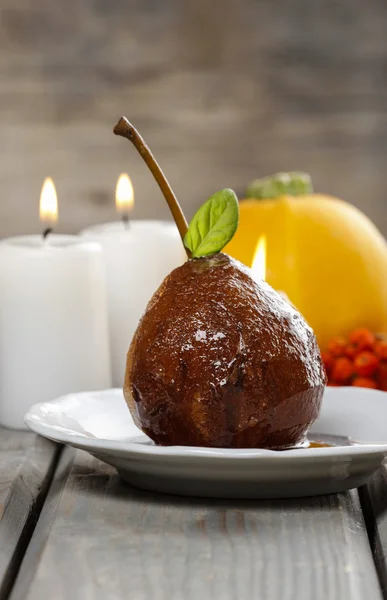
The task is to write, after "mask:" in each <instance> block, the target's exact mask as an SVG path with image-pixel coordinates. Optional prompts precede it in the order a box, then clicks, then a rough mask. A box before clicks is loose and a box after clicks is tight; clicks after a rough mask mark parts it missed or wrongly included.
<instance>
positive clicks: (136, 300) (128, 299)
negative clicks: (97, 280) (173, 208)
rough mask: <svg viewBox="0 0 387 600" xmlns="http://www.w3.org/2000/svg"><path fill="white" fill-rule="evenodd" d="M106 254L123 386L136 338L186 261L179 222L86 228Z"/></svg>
mask: <svg viewBox="0 0 387 600" xmlns="http://www.w3.org/2000/svg"><path fill="white" fill-rule="evenodd" d="M82 235H83V236H87V238H88V239H92V240H96V241H98V242H99V243H100V244H101V245H102V247H103V249H104V252H105V261H106V276H107V291H108V304H109V324H110V348H111V357H112V378H113V385H114V386H117V387H122V385H123V381H124V375H125V364H126V355H127V352H128V348H129V344H130V341H131V339H132V337H133V334H134V332H135V330H136V327H137V325H138V322H139V320H140V318H141V316H142V314H143V313H144V311H145V308H146V305H147V303H148V301H149V300H150V298H151V297H152V295H153V294H154V292H155V291H156V290H157V288H158V287H159V285H160V284H161V283H162V281H163V279H164V277H165V276H166V275H168V273H170V272H171V271H172V269H174V268H176V267H178V266H179V265H181V264H182V263H183V262H184V260H185V259H186V253H185V251H184V247H183V244H182V242H181V239H180V236H179V233H178V231H177V228H176V225H174V224H173V223H168V222H163V221H146V220H143V221H131V222H129V223H128V225H127V226H125V223H122V222H116V223H106V224H104V225H99V226H96V227H90V228H88V229H86V230H84V231H83V232H82Z"/></svg>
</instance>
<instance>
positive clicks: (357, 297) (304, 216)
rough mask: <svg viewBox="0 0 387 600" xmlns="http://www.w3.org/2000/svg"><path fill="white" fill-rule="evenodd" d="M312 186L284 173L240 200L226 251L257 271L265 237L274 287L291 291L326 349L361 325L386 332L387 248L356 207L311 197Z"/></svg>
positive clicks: (259, 184)
mask: <svg viewBox="0 0 387 600" xmlns="http://www.w3.org/2000/svg"><path fill="white" fill-rule="evenodd" d="M294 177H296V178H298V180H299V181H301V184H300V183H299V182H298V185H295V184H294ZM292 178H293V179H292ZM309 181H310V180H309V179H308V178H307V176H303V175H302V174H295V175H294V176H293V175H292V174H290V175H289V174H280V175H277V176H273V177H271V178H267V179H265V180H261V181H257V182H255V183H254V184H253V186H252V187H251V188H250V193H251V194H253V195H255V196H258V197H259V198H260V199H257V198H249V199H247V200H242V201H241V203H240V221H239V227H238V231H237V233H236V234H235V236H234V238H233V239H232V240H231V242H230V243H229V244H228V245H227V246H226V248H225V252H227V253H228V254H230V255H231V256H234V257H235V258H237V259H238V260H240V261H241V262H243V263H245V264H246V265H248V266H250V265H251V264H252V260H253V256H254V252H255V248H256V244H257V241H258V239H259V237H260V236H262V235H265V236H266V240H267V265H266V279H267V281H268V283H270V284H271V285H272V286H273V287H274V288H275V289H278V290H283V291H284V292H286V294H287V295H288V296H289V299H290V300H291V302H292V303H293V304H294V305H295V306H296V307H297V308H298V309H299V310H300V311H301V312H302V313H303V315H304V316H305V318H306V319H307V321H308V322H309V323H310V325H311V326H312V327H313V329H314V331H315V334H316V336H317V339H318V341H319V344H320V347H321V348H323V349H324V348H325V347H326V345H327V343H328V341H329V340H330V339H331V338H332V337H334V336H337V335H347V334H348V333H349V332H350V331H352V330H353V329H355V328H356V327H359V326H362V327H367V328H369V329H370V330H371V331H383V330H384V331H385V330H387V243H386V241H385V239H384V238H383V236H382V235H381V234H380V233H379V231H378V230H377V229H376V227H375V226H374V225H373V224H372V222H371V221H370V220H369V219H368V218H367V217H366V216H365V215H364V214H363V213H361V212H360V211H359V210H358V209H357V208H355V207H354V206H352V205H351V204H348V203H347V202H344V201H343V200H339V199H337V198H333V197H330V196H326V195H323V194H314V193H312V192H311V189H310V185H309ZM278 182H279V185H277V184H278ZM286 182H287V183H286ZM265 190H266V192H265ZM300 192H301V194H302V195H296V194H299V193H300ZM265 193H266V194H268V195H270V196H271V197H270V198H269V199H262V196H263V195H264V194H265ZM276 193H277V194H278V193H280V195H277V197H273V196H275V194H276ZM291 194H292V195H291Z"/></svg>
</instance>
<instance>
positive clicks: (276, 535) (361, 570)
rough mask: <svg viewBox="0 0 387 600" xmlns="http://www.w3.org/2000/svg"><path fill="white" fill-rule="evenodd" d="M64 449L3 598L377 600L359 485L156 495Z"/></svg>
mask: <svg viewBox="0 0 387 600" xmlns="http://www.w3.org/2000/svg"><path fill="white" fill-rule="evenodd" d="M72 457H73V451H72V450H71V449H69V448H66V449H65V450H64V452H63V454H62V456H61V459H60V462H59V465H58V469H57V471H56V474H55V477H54V480H53V484H52V486H51V488H50V492H49V495H48V497H47V501H46V504H45V506H44V508H43V511H42V513H41V516H40V519H39V522H38V524H37V527H36V529H35V532H34V535H33V538H32V540H31V544H30V545H29V547H28V550H27V553H26V556H25V559H24V561H23V564H22V567H21V569H20V572H19V575H18V578H17V580H16V584H15V587H14V589H13V593H12V595H11V598H10V600H42V599H43V598H49V597H50V596H52V593H53V590H54V591H55V599H56V600H62V599H63V600H67V599H68V598H71V599H72V600H78V599H79V600H100V599H101V600H117V599H118V598H127V599H128V600H181V599H182V598H186V599H187V600H197V599H198V598H200V599H201V600H246V599H247V598H249V599H251V600H253V599H258V598H267V599H270V600H311V599H312V598H313V600H363V599H364V598H368V599H369V600H381V598H382V594H381V591H380V586H379V582H378V577H377V573H376V569H375V565H374V563H373V560H372V554H371V551H370V546H369V542H368V538H367V532H366V529H365V524H364V520H363V515H362V512H361V508H360V503H359V498H358V493H357V491H356V490H352V491H351V492H349V493H346V494H339V495H331V496H322V497H318V498H303V499H294V500H278V501H276V500H272V501H269V500H267V501H256V500H254V501H242V500H238V501H235V500H218V499H212V500H211V499H198V498H182V497H179V496H169V495H164V494H151V493H149V492H145V491H141V490H137V489H135V488H133V487H131V486H129V485H127V484H124V483H123V482H122V481H121V480H120V478H119V476H118V475H117V473H116V472H115V471H114V469H113V468H112V467H109V466H108V465H106V464H104V463H102V462H100V461H99V460H97V459H95V458H93V457H91V456H90V455H89V454H86V453H85V452H81V451H77V452H76V454H75V460H74V463H73V465H71V462H72Z"/></svg>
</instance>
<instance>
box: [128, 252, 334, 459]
mask: <svg viewBox="0 0 387 600" xmlns="http://www.w3.org/2000/svg"><path fill="white" fill-rule="evenodd" d="M325 382H326V378H325V371H324V367H323V365H322V362H321V358H320V352H319V349H318V346H317V343H316V339H315V337H314V334H313V332H312V330H311V329H310V327H309V326H308V325H307V324H306V322H305V321H304V319H303V318H302V316H301V315H300V314H299V313H298V312H297V311H296V310H295V309H294V308H293V307H292V306H291V305H290V304H289V303H288V302H287V301H286V300H284V299H283V298H282V297H281V296H280V295H279V294H278V293H277V292H275V291H274V290H273V289H272V288H271V287H270V286H269V285H268V284H266V283H264V282H263V281H261V282H255V281H254V280H253V279H252V276H251V272H250V269H248V268H247V267H244V266H243V265H242V264H241V263H239V262H237V261H236V260H234V259H232V258H230V257H229V256H227V255H225V254H221V253H219V254H215V255H213V256H209V257H205V258H199V259H191V260H189V261H188V262H186V263H185V264H184V265H182V266H181V267H179V268H177V269H175V270H174V271H172V273H171V274H170V275H168V276H167V277H166V279H165V280H164V282H163V284H162V285H161V287H160V288H159V290H158V291H157V292H156V293H155V295H154V296H153V298H152V299H151V301H150V302H149V304H148V307H147V309H146V312H145V314H144V316H143V318H142V320H141V322H140V324H139V326H138V329H137V331H136V333H135V336H134V338H133V341H132V344H131V346H130V349H129V353H128V358H127V368H126V378H125V386H124V395H125V399H126V401H127V403H128V406H129V409H130V411H131V413H132V416H133V418H134V420H135V422H136V424H137V425H138V426H139V427H140V428H141V429H142V430H143V431H144V432H145V433H146V434H147V435H148V436H149V437H150V438H152V440H154V441H155V442H156V443H157V444H162V445H172V444H174V445H189V446H211V447H235V448H287V447H293V446H297V445H298V444H301V443H302V442H303V441H304V440H305V436H306V433H307V430H308V428H309V426H310V425H311V424H312V423H313V421H314V420H315V419H316V417H317V416H318V412H319V408H320V403H321V399H322V395H323V390H324V385H325Z"/></svg>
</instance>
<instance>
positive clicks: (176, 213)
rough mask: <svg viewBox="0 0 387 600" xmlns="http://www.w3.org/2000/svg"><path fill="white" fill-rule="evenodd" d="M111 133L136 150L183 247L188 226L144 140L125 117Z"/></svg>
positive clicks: (188, 254) (188, 253)
mask: <svg viewBox="0 0 387 600" xmlns="http://www.w3.org/2000/svg"><path fill="white" fill-rule="evenodd" d="M113 131H114V133H115V134H116V135H120V136H121V137H124V138H127V139H128V140H129V141H130V142H132V144H133V145H134V147H135V148H136V150H137V151H138V152H139V154H140V155H141V156H142V158H143V160H144V161H145V162H146V164H147V166H148V168H149V170H150V171H151V173H152V175H153V177H154V178H155V179H156V181H157V183H158V186H159V188H160V190H161V191H162V193H163V196H164V198H165V199H166V201H167V203H168V206H169V209H170V211H171V213H172V216H173V218H174V220H175V223H176V226H177V228H178V230H179V233H180V237H181V241H182V242H183V245H184V236H185V234H186V233H187V231H188V224H187V221H186V219H185V216H184V213H183V211H182V209H181V207H180V204H179V202H178V201H177V198H176V196H175V194H174V193H173V190H172V188H171V186H170V185H169V183H168V180H167V178H166V177H165V175H164V173H163V172H162V170H161V168H160V166H159V164H158V163H157V161H156V159H155V158H154V156H153V154H152V152H151V151H150V149H149V148H148V146H147V144H146V143H145V141H144V139H143V138H142V137H141V135H140V134H139V133H138V131H137V129H136V128H135V127H133V125H132V124H131V123H129V121H128V119H127V118H126V117H121V119H120V120H119V121H118V123H117V125H116V126H115V127H114V129H113ZM184 248H185V251H186V252H187V256H188V257H190V255H191V253H190V251H189V250H188V249H187V248H186V247H185V246H184Z"/></svg>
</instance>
